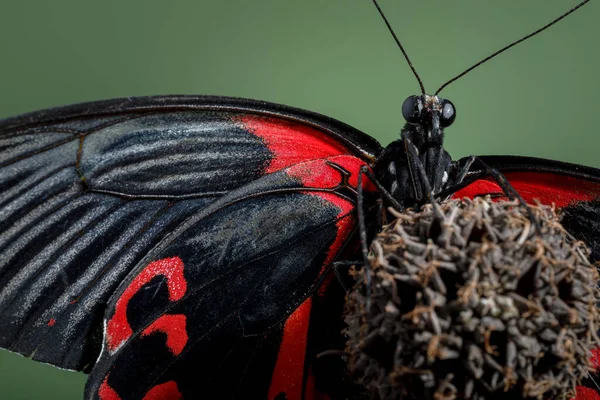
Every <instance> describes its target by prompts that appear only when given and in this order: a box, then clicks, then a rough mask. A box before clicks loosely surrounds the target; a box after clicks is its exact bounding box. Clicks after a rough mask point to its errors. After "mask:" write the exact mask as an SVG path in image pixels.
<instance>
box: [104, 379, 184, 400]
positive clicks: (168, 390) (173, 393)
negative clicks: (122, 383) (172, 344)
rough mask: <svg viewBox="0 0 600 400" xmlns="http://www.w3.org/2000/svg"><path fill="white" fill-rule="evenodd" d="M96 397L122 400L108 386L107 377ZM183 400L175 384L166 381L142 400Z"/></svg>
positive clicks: (107, 399)
mask: <svg viewBox="0 0 600 400" xmlns="http://www.w3.org/2000/svg"><path fill="white" fill-rule="evenodd" d="M98 397H99V398H100V400H122V399H121V396H119V394H118V393H117V392H116V391H115V390H114V389H113V388H112V387H110V385H109V384H108V376H107V377H106V378H104V381H103V382H102V385H100V389H98ZM180 399H183V396H182V395H181V392H180V391H179V388H178V387H177V382H175V381H168V382H165V383H161V384H158V385H156V386H154V387H153V388H152V389H150V390H148V392H147V393H146V395H145V396H144V398H143V399H142V400H180Z"/></svg>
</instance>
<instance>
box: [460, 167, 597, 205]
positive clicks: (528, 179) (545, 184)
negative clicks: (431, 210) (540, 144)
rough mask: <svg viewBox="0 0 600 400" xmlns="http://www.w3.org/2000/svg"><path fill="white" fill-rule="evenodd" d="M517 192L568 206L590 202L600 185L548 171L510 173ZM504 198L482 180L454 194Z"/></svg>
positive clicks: (497, 190) (528, 196) (533, 198)
mask: <svg viewBox="0 0 600 400" xmlns="http://www.w3.org/2000/svg"><path fill="white" fill-rule="evenodd" d="M504 175H505V176H506V178H507V179H508V181H509V182H510V184H511V185H512V186H513V187H514V188H515V189H516V191H517V192H518V193H519V194H520V195H521V196H522V197H523V199H524V200H525V201H527V202H529V203H533V202H534V201H535V200H536V199H537V200H539V201H540V202H541V203H542V204H552V203H554V204H555V205H556V206H557V207H565V206H567V205H569V204H570V203H571V202H573V201H589V200H593V199H594V198H596V197H598V196H600V183H596V182H591V181H587V180H584V179H580V178H575V177H571V176H566V175H559V174H553V173H545V172H506V173H505V174H504ZM486 194H492V195H503V192H502V189H501V188H500V186H498V185H497V184H496V183H494V182H492V181H490V180H489V179H480V180H478V181H475V182H473V183H472V184H470V185H469V186H467V187H465V188H463V189H461V190H459V191H458V192H456V193H455V194H454V196H453V197H454V198H463V197H469V198H473V197H475V196H482V195H486Z"/></svg>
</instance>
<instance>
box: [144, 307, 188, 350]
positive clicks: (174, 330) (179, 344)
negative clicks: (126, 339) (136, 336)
mask: <svg viewBox="0 0 600 400" xmlns="http://www.w3.org/2000/svg"><path fill="white" fill-rule="evenodd" d="M185 321H186V318H185V315H183V314H176V315H168V314H165V315H161V316H160V317H159V318H158V319H157V320H156V321H154V322H153V323H152V324H150V325H149V326H148V327H147V328H146V329H144V331H143V332H142V336H146V335H150V334H152V333H154V332H162V333H164V334H166V335H167V347H168V348H169V350H171V353H173V354H174V355H176V356H178V355H179V354H181V352H182V351H183V348H184V347H185V345H186V344H187V341H188V335H187V330H186V326H185Z"/></svg>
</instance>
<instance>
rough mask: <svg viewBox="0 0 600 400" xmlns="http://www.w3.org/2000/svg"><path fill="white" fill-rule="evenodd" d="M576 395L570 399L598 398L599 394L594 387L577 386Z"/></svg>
mask: <svg viewBox="0 0 600 400" xmlns="http://www.w3.org/2000/svg"><path fill="white" fill-rule="evenodd" d="M576 391H577V395H576V396H575V397H574V398H573V399H571V400H600V394H598V392H597V391H596V390H594V389H590V388H587V387H585V386H577V388H576Z"/></svg>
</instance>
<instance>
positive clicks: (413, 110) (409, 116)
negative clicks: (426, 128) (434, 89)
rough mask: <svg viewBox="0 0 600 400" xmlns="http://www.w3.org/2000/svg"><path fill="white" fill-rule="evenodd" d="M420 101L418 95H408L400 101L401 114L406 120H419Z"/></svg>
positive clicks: (413, 121) (416, 121)
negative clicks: (402, 101)
mask: <svg viewBox="0 0 600 400" xmlns="http://www.w3.org/2000/svg"><path fill="white" fill-rule="evenodd" d="M422 104H423V103H422V102H421V98H420V96H409V97H407V98H406V100H404V103H402V116H403V117H404V119H405V120H406V121H408V122H412V123H418V122H421V109H422V107H423V106H422Z"/></svg>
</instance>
